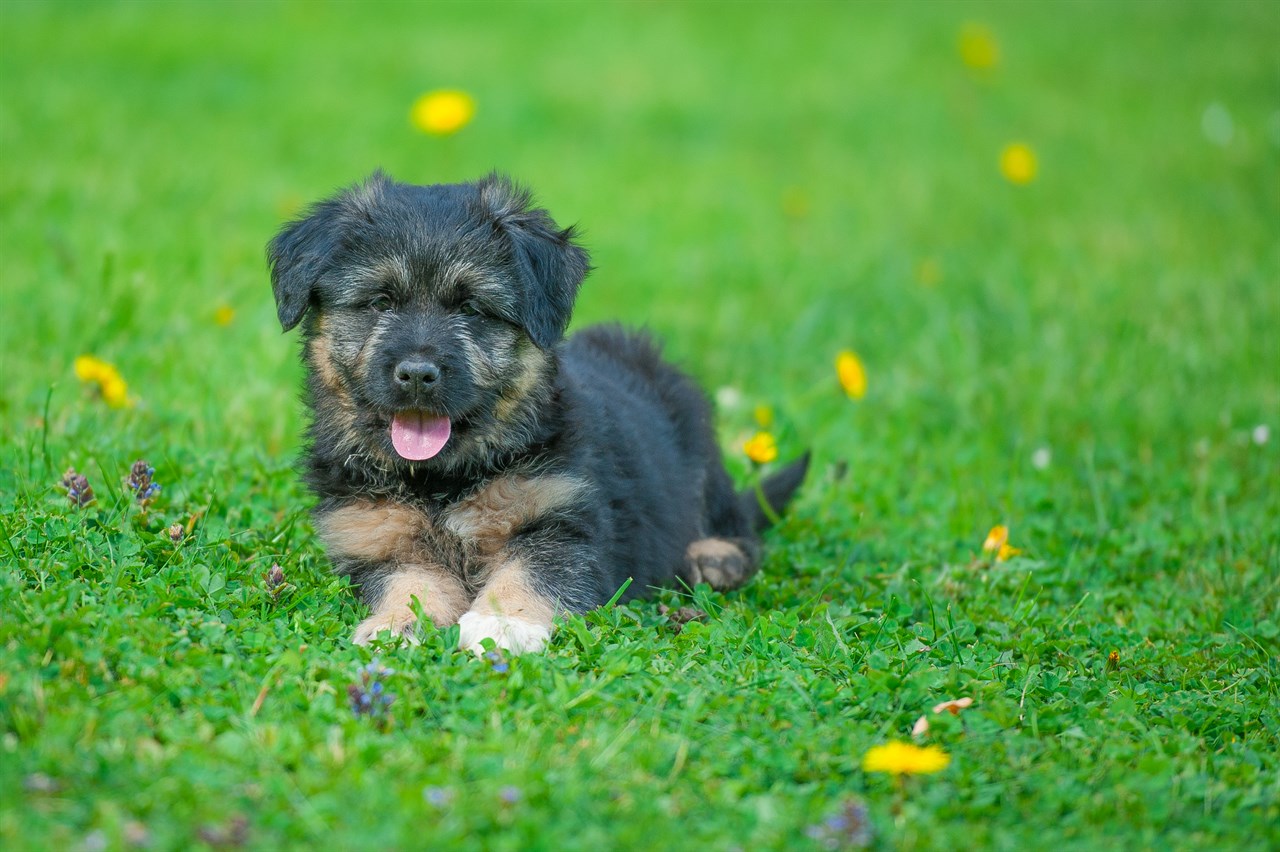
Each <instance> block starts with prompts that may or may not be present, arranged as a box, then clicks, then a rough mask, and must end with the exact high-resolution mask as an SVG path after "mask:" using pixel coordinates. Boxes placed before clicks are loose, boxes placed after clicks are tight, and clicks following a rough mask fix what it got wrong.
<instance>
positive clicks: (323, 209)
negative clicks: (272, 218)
mask: <svg viewBox="0 0 1280 852" xmlns="http://www.w3.org/2000/svg"><path fill="white" fill-rule="evenodd" d="M389 181H390V179H389V178H388V177H387V176H386V175H385V174H383V173H382V172H380V171H377V172H374V173H373V174H372V175H371V176H370V177H369V179H368V180H366V181H365V182H364V183H363V184H358V185H356V186H354V187H351V188H350V189H346V190H343V191H342V192H340V193H338V194H337V195H335V196H334V197H333V198H330V199H328V200H326V201H321V202H320V203H318V204H313V205H312V206H311V207H310V208H309V209H308V210H307V212H306V214H305V215H303V217H302V218H300V219H295V220H294V221H292V222H290V223H289V224H287V225H285V226H284V227H283V228H281V229H280V233H278V234H276V237H275V239H273V240H272V241H271V242H270V243H269V244H268V245H267V262H268V263H269V264H270V265H271V289H272V290H273V291H274V292H275V296H276V314H277V316H279V318H280V327H281V328H283V329H284V330H285V331H289V330H290V329H292V328H293V327H294V326H296V325H297V324H298V323H299V321H301V320H302V317H303V315H304V314H305V313H306V312H307V308H308V307H310V305H311V300H312V296H313V295H314V293H315V286H316V283H317V282H318V281H319V280H320V276H321V275H323V274H324V272H325V270H326V269H328V267H329V265H330V264H331V263H332V262H333V260H334V257H335V255H336V254H337V253H338V250H339V249H340V248H341V247H342V242H343V236H344V233H345V231H346V225H347V223H348V221H349V220H350V218H351V217H352V216H358V215H364V216H366V217H367V216H368V215H369V214H368V210H369V208H370V207H372V205H373V204H374V202H375V201H376V200H377V197H378V196H379V194H380V193H381V191H382V189H383V188H384V187H385V186H386V185H387V184H388V182H389Z"/></svg>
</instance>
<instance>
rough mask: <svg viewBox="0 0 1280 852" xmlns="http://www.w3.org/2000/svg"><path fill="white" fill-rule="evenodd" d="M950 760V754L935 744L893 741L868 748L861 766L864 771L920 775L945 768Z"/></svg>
mask: <svg viewBox="0 0 1280 852" xmlns="http://www.w3.org/2000/svg"><path fill="white" fill-rule="evenodd" d="M950 762H951V757H950V755H948V754H947V753H946V752H945V751H943V750H942V749H940V748H938V747H937V746H918V745H912V744H911V743H900V742H893V743H888V744H887V745H881V746H875V747H874V748H871V749H869V750H868V751H867V753H866V755H865V756H864V757H863V758H862V768H863V770H864V771H866V772H889V773H892V774H894V775H922V774H925V773H929V772H938V771H940V770H942V769H945V768H946V766H947V764H948V763H950Z"/></svg>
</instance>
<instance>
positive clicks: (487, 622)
mask: <svg viewBox="0 0 1280 852" xmlns="http://www.w3.org/2000/svg"><path fill="white" fill-rule="evenodd" d="M458 627H460V628H462V631H461V633H459V634H458V647H459V648H466V649H467V650H469V651H474V652H475V653H477V654H483V653H484V647H483V646H482V645H481V644H480V640H482V639H492V640H493V644H494V645H496V646H498V647H499V648H502V649H503V650H504V651H510V652H511V653H513V654H524V653H526V652H530V651H541V650H542V649H543V647H545V646H546V644H547V640H548V639H550V638H551V627H550V626H549V625H543V624H534V623H533V622H532V621H522V620H521V619H518V618H507V617H506V616H504V615H481V614H480V613H478V612H468V613H466V614H464V615H463V616H462V618H459V619H458Z"/></svg>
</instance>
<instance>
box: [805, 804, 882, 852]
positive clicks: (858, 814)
mask: <svg viewBox="0 0 1280 852" xmlns="http://www.w3.org/2000/svg"><path fill="white" fill-rule="evenodd" d="M804 833H805V835H806V836H807V837H808V838H809V839H810V840H813V841H814V842H815V843H817V844H818V845H819V846H821V847H822V848H823V849H862V848H864V847H866V846H869V845H870V844H871V834H872V829H871V819H870V817H869V816H868V815H867V806H866V805H865V804H863V802H862V801H861V800H860V799H847V800H845V802H844V803H843V804H842V805H841V807H840V811H839V812H838V813H835V814H832V815H831V816H829V817H827V818H826V819H825V820H823V821H822V822H821V823H818V824H817V825H811V826H809V827H808V828H806V829H805V831H804Z"/></svg>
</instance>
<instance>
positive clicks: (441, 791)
mask: <svg viewBox="0 0 1280 852" xmlns="http://www.w3.org/2000/svg"><path fill="white" fill-rule="evenodd" d="M422 798H424V799H426V800H427V803H428V804H430V805H433V806H435V807H437V808H444V807H448V806H449V804H450V803H452V802H453V791H452V790H450V789H449V788H448V787H425V788H423V790H422Z"/></svg>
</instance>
